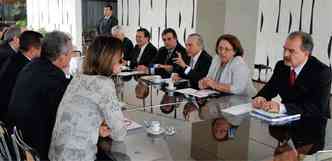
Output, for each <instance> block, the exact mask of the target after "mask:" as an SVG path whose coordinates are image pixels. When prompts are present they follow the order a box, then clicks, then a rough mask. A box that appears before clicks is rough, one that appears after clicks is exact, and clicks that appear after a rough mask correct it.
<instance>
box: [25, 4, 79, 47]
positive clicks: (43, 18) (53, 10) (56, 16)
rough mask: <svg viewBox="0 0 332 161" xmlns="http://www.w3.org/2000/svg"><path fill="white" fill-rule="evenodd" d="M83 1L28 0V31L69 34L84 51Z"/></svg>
mask: <svg viewBox="0 0 332 161" xmlns="http://www.w3.org/2000/svg"><path fill="white" fill-rule="evenodd" d="M81 5H82V4H81V0H27V19H28V29H33V30H37V31H38V30H40V29H45V30H46V31H53V30H60V31H63V32H66V33H69V34H70V35H71V36H72V38H73V43H74V45H75V46H76V47H77V49H79V50H81V49H82V7H81Z"/></svg>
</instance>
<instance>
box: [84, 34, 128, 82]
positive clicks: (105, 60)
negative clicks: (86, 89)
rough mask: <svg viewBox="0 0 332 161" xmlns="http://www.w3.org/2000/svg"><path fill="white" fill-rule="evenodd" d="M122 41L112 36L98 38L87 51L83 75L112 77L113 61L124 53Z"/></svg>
mask: <svg viewBox="0 0 332 161" xmlns="http://www.w3.org/2000/svg"><path fill="white" fill-rule="evenodd" d="M122 50H123V49H122V42H121V40H119V39H117V38H114V37H110V36H105V35H102V36H97V37H96V39H95V40H94V41H93V42H92V44H91V45H90V46H89V48H88V50H87V54H86V56H85V58H84V62H83V73H84V74H87V75H103V76H111V75H112V74H113V73H112V59H113V57H114V56H115V55H116V54H117V53H119V54H121V53H122Z"/></svg>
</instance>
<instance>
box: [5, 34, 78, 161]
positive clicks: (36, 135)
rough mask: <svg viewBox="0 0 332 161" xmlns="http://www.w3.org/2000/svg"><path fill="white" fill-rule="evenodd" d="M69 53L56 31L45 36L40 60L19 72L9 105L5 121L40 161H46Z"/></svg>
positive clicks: (66, 40) (67, 40) (66, 41)
mask: <svg viewBox="0 0 332 161" xmlns="http://www.w3.org/2000/svg"><path fill="white" fill-rule="evenodd" d="M72 50H73V45H72V41H71V39H70V37H69V36H68V35H66V34H65V33H63V32H59V31H54V32H51V33H47V34H46V35H45V38H44V40H43V44H42V52H41V57H40V58H37V59H34V60H32V62H31V63H29V64H28V65H26V66H25V67H24V69H23V70H21V72H20V73H19V75H18V77H17V80H16V83H15V87H14V89H13V94H12V97H11V101H10V103H9V108H8V117H9V121H10V122H11V124H13V125H15V126H16V127H17V128H18V129H19V130H21V131H22V135H23V137H24V140H25V141H26V143H27V144H28V145H30V146H31V147H33V148H35V149H36V150H37V152H38V154H39V155H40V157H41V158H40V159H41V160H49V159H48V157H47V155H48V150H49V146H50V143H51V137H52V130H53V126H54V123H55V118H56V113H57V109H58V106H59V103H60V101H61V99H62V96H63V94H64V92H65V90H66V88H67V85H68V83H69V82H70V80H69V79H66V76H65V72H64V71H66V69H67V68H68V66H69V62H70V59H71V54H72Z"/></svg>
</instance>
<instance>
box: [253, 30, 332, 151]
mask: <svg viewBox="0 0 332 161" xmlns="http://www.w3.org/2000/svg"><path fill="white" fill-rule="evenodd" d="M312 50H313V41H312V38H311V36H310V35H309V34H307V33H304V32H293V33H292V34H290V35H289V36H288V38H287V40H286V43H285V45H284V57H285V58H284V60H285V61H279V62H278V63H277V64H276V67H275V69H274V73H273V75H272V77H271V79H270V80H269V82H268V83H267V84H266V85H265V86H264V87H263V89H262V90H261V91H259V93H258V94H257V96H255V99H254V100H253V103H252V104H253V106H254V107H255V108H259V109H263V110H266V111H269V112H278V113H286V114H289V115H293V114H301V119H300V120H299V121H295V122H292V123H291V124H290V125H286V127H287V129H289V131H288V132H289V134H290V137H291V139H292V141H293V143H294V145H295V147H296V148H297V149H300V148H301V147H305V146H306V147H308V146H309V147H310V148H309V150H307V154H312V153H315V152H316V151H318V150H321V149H323V148H324V143H325V129H326V123H327V120H328V119H329V118H330V108H329V97H330V89H331V77H332V75H331V69H330V68H329V67H328V66H326V65H325V64H323V63H322V62H320V61H319V60H317V59H316V58H315V57H313V56H312V55H311V53H312ZM278 94H279V95H280V97H281V102H278V101H273V100H271V99H272V98H274V97H275V96H277V95H278Z"/></svg>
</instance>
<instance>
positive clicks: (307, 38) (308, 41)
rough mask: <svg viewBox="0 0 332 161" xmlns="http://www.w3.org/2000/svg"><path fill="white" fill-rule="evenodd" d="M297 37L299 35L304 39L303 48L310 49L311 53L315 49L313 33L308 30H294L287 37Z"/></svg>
mask: <svg viewBox="0 0 332 161" xmlns="http://www.w3.org/2000/svg"><path fill="white" fill-rule="evenodd" d="M296 37H299V38H301V40H302V46H301V48H302V50H304V51H308V52H309V54H311V53H312V51H313V50H314V41H313V40H312V37H311V35H310V34H308V33H306V32H302V31H295V32H292V33H291V34H290V35H289V36H288V37H287V39H294V38H296Z"/></svg>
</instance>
